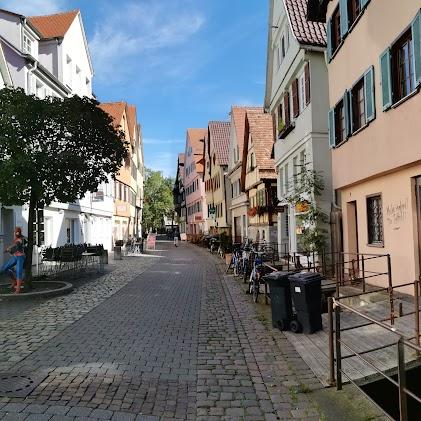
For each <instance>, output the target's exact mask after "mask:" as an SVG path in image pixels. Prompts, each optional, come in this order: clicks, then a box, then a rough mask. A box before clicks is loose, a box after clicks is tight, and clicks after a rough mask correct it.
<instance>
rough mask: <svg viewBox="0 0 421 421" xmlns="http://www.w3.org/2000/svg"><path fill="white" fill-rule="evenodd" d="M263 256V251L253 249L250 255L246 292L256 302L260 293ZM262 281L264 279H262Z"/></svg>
mask: <svg viewBox="0 0 421 421" xmlns="http://www.w3.org/2000/svg"><path fill="white" fill-rule="evenodd" d="M263 257H264V252H261V251H257V250H253V251H252V253H251V256H250V260H251V262H252V269H251V273H250V278H249V286H248V293H249V294H251V295H252V296H253V301H254V302H255V303H257V302H258V299H259V294H260V284H261V283H262V279H263ZM263 283H264V281H263Z"/></svg>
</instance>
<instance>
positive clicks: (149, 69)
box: [0, 0, 268, 175]
mask: <svg viewBox="0 0 421 421" xmlns="http://www.w3.org/2000/svg"><path fill="white" fill-rule="evenodd" d="M0 7H2V8H5V9H8V10H13V11H16V12H19V13H22V14H26V15H32V14H45V13H53V12H57V11H63V10H71V9H75V8H79V9H81V12H82V18H83V20H84V24H85V30H86V33H87V37H88V42H89V44H90V50H91V55H92V58H93V63H94V71H95V80H94V92H95V94H96V95H97V97H98V99H99V100H100V101H120V100H125V101H128V102H129V103H133V104H135V105H136V106H137V110H138V117H139V120H140V122H141V124H142V127H143V138H144V150H145V164H146V166H147V167H149V168H153V169H155V170H161V171H163V172H164V174H165V175H174V173H175V170H176V159H177V158H176V157H177V154H178V153H179V152H183V151H184V141H185V133H186V129H187V128H188V127H207V123H208V121H209V120H227V119H228V118H229V116H228V113H229V111H230V106H231V104H236V105H261V104H262V103H263V97H264V85H265V72H266V44H267V26H268V17H267V16H268V1H267V0H118V1H117V0H0Z"/></svg>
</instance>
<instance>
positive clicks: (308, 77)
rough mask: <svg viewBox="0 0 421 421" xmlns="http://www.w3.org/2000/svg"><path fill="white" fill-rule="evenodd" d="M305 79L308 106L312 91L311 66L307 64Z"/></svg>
mask: <svg viewBox="0 0 421 421" xmlns="http://www.w3.org/2000/svg"><path fill="white" fill-rule="evenodd" d="M304 79H305V93H306V105H308V104H310V101H311V91H310V64H309V63H306V65H305V67H304Z"/></svg>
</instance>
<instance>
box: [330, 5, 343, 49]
mask: <svg viewBox="0 0 421 421" xmlns="http://www.w3.org/2000/svg"><path fill="white" fill-rule="evenodd" d="M340 43H341V15H340V13H339V7H337V8H336V9H335V11H334V12H333V15H332V52H334V51H336V49H337V48H338V47H339V44H340Z"/></svg>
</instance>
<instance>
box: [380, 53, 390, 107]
mask: <svg viewBox="0 0 421 421" xmlns="http://www.w3.org/2000/svg"><path fill="white" fill-rule="evenodd" d="M390 62H391V53H390V48H388V49H387V50H386V51H385V52H384V53H383V54H382V55H381V56H380V68H381V77H382V95H383V111H386V110H387V109H388V108H390V107H391V105H392V77H391V76H392V74H391V68H390V67H391V66H390Z"/></svg>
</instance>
